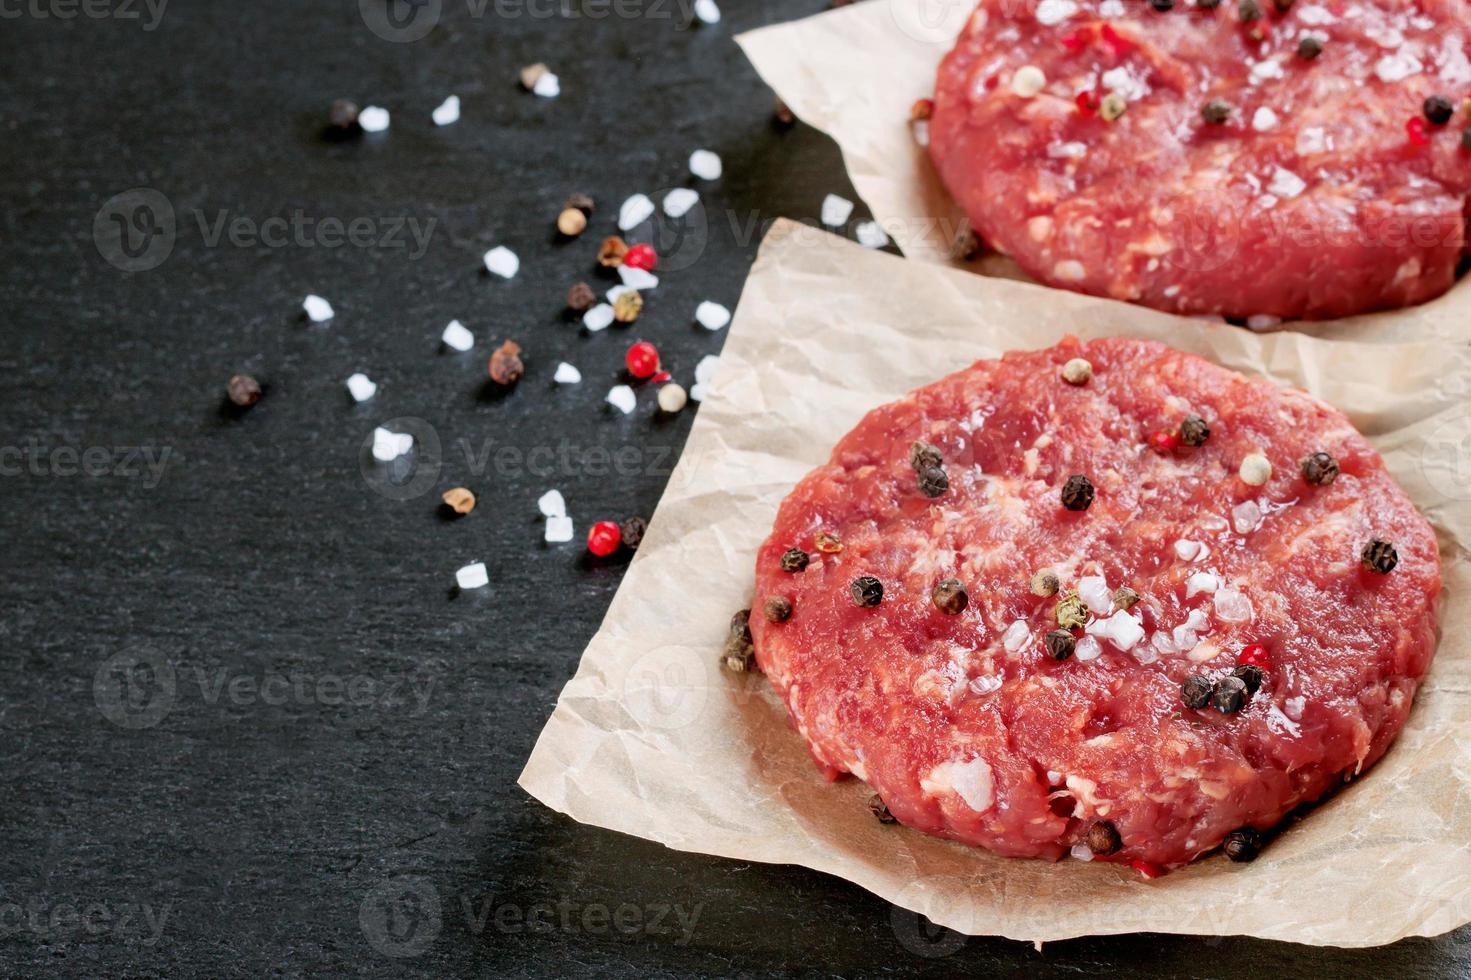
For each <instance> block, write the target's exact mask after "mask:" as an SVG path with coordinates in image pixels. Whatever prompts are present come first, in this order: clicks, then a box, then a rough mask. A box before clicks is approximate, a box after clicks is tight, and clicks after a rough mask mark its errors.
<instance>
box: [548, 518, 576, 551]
mask: <svg viewBox="0 0 1471 980" xmlns="http://www.w3.org/2000/svg"><path fill="white" fill-rule="evenodd" d="M545 537H546V540H547V543H548V544H565V543H566V542H568V541H571V540H572V518H570V517H565V516H563V517H548V518H547V527H546V534H545Z"/></svg>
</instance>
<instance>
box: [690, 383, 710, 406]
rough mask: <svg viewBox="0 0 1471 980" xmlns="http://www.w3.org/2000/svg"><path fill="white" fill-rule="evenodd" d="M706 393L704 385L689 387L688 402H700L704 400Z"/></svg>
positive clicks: (707, 390) (697, 384)
mask: <svg viewBox="0 0 1471 980" xmlns="http://www.w3.org/2000/svg"><path fill="white" fill-rule="evenodd" d="M708 392H709V389H708V388H707V387H706V386H705V385H702V384H699V383H695V384H692V385H690V401H692V402H702V401H704V400H705V395H706V394H708Z"/></svg>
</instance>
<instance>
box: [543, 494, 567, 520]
mask: <svg viewBox="0 0 1471 980" xmlns="http://www.w3.org/2000/svg"><path fill="white" fill-rule="evenodd" d="M536 509H537V510H539V511H541V516H542V517H566V516H567V501H566V499H565V498H564V497H563V496H562V491H560V490H548V491H547V492H546V493H544V494H542V495H541V496H540V497H538V498H537V499H536Z"/></svg>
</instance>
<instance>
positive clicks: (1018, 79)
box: [1011, 65, 1047, 99]
mask: <svg viewBox="0 0 1471 980" xmlns="http://www.w3.org/2000/svg"><path fill="white" fill-rule="evenodd" d="M1046 84H1047V76H1046V75H1044V74H1042V69H1040V68H1038V67H1037V66H1036V65H1022V66H1021V67H1020V68H1018V69H1017V70H1016V71H1015V72H1013V73H1012V75H1011V94H1012V95H1015V96H1017V97H1018V98H1022V99H1030V98H1032V97H1033V96H1034V95H1036V94H1037V93H1038V92H1040V91H1042V88H1043V86H1045V85H1046Z"/></svg>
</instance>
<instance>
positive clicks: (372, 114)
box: [358, 105, 388, 133]
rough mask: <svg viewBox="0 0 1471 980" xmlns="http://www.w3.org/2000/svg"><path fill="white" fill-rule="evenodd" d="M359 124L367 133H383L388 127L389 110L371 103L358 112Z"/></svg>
mask: <svg viewBox="0 0 1471 980" xmlns="http://www.w3.org/2000/svg"><path fill="white" fill-rule="evenodd" d="M358 125H359V126H361V127H363V132H365V133H381V132H383V131H384V130H385V129H387V128H388V110H387V109H384V108H381V107H380V106H376V105H370V106H368V107H367V108H365V109H364V110H363V111H362V112H360V113H358Z"/></svg>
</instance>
